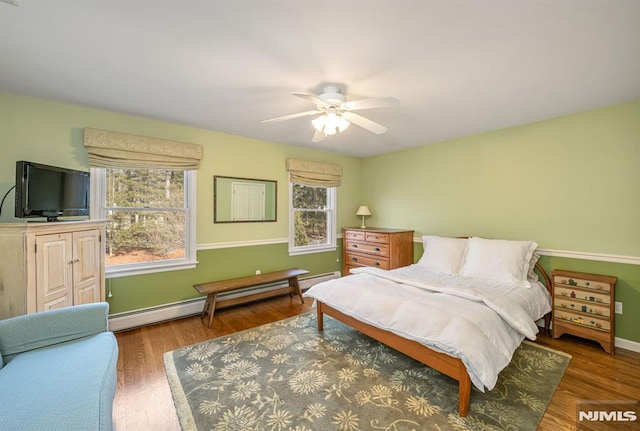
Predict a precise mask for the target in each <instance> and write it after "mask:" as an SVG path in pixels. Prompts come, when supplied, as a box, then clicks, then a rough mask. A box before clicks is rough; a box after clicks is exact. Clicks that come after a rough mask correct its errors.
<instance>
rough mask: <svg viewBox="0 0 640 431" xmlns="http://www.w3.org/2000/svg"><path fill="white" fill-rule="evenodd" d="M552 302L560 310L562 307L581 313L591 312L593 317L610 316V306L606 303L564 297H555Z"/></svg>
mask: <svg viewBox="0 0 640 431" xmlns="http://www.w3.org/2000/svg"><path fill="white" fill-rule="evenodd" d="M553 303H554V305H555V308H560V309H561V310H562V309H564V311H580V312H582V313H587V314H592V315H594V316H595V317H601V318H606V319H608V318H609V317H611V307H609V306H608V305H600V304H596V303H592V302H584V301H576V300H574V299H571V298H565V297H555V298H554V300H553Z"/></svg>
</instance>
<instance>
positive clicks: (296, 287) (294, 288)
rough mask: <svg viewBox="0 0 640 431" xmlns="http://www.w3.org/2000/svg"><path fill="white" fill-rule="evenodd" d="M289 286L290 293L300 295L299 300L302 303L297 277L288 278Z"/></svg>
mask: <svg viewBox="0 0 640 431" xmlns="http://www.w3.org/2000/svg"><path fill="white" fill-rule="evenodd" d="M289 286H290V287H291V290H292V292H291V295H292V296H293V294H294V293H295V294H297V295H298V296H299V297H300V302H301V303H303V304H304V298H303V297H302V291H301V290H300V284H299V283H298V277H292V278H290V279H289Z"/></svg>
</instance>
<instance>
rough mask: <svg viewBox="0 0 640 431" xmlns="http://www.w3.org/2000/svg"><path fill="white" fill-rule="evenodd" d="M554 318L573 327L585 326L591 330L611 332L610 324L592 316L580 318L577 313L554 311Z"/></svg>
mask: <svg viewBox="0 0 640 431" xmlns="http://www.w3.org/2000/svg"><path fill="white" fill-rule="evenodd" d="M555 318H556V319H558V320H561V321H567V322H570V323H573V324H575V325H581V326H586V327H589V328H593V329H600V330H602V331H610V330H611V322H610V321H608V320H604V319H600V318H597V317H592V316H582V315H580V314H578V313H572V312H570V311H565V310H558V309H556V310H555Z"/></svg>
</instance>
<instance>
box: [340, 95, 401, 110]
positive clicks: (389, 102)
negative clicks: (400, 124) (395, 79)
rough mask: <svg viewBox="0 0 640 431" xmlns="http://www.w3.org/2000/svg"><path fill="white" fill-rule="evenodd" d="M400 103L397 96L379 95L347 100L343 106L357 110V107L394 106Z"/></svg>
mask: <svg viewBox="0 0 640 431" xmlns="http://www.w3.org/2000/svg"><path fill="white" fill-rule="evenodd" d="M399 104H400V101H399V100H398V99H396V98H395V97H378V98H375V99H362V100H354V101H351V102H346V103H343V104H342V107H343V108H345V109H348V110H352V111H355V110H357V109H371V108H389V107H392V106H398V105H399Z"/></svg>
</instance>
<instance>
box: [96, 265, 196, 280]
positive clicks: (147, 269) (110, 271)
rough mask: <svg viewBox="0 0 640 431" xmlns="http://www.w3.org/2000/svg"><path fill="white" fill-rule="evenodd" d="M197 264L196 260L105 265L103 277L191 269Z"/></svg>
mask: <svg viewBox="0 0 640 431" xmlns="http://www.w3.org/2000/svg"><path fill="white" fill-rule="evenodd" d="M197 264H198V262H197V261H189V262H179V263H159V264H157V265H153V266H151V265H147V266H144V267H140V266H139V267H134V268H131V267H129V268H126V267H122V266H121V267H111V268H109V267H107V268H106V269H105V278H119V277H129V276H131V275H143V274H154V273H156V272H167V271H179V270H182V269H193V268H195V267H196V265H197Z"/></svg>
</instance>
